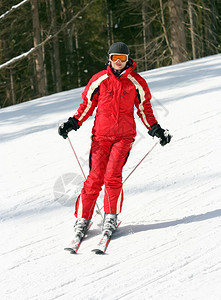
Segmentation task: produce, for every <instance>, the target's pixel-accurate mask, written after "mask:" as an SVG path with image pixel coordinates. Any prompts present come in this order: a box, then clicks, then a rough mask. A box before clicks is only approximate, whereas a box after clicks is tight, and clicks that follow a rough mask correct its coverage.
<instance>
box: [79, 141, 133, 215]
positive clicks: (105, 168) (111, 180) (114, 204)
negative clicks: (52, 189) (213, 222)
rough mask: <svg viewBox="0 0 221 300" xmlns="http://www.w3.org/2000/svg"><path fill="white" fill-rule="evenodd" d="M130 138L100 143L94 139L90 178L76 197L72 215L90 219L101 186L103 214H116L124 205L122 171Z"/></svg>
mask: <svg viewBox="0 0 221 300" xmlns="http://www.w3.org/2000/svg"><path fill="white" fill-rule="evenodd" d="M132 143H133V138H124V139H117V140H114V141H113V140H111V141H110V140H103V139H99V138H97V137H95V136H94V137H93V140H92V144H91V151H90V160H89V167H90V171H89V175H88V177H87V179H86V181H85V182H84V186H83V189H82V191H81V194H80V195H79V197H78V199H77V202H76V206H75V216H76V217H77V218H85V219H87V220H90V219H91V218H92V215H93V211H94V207H95V204H96V200H97V198H98V196H99V193H100V191H101V188H102V186H103V184H104V185H105V190H104V212H105V213H110V214H118V213H120V212H121V209H122V203H123V189H122V170H123V166H124V165H125V163H126V161H127V158H128V156H129V153H130V150H131V147H132Z"/></svg>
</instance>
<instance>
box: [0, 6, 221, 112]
mask: <svg viewBox="0 0 221 300" xmlns="http://www.w3.org/2000/svg"><path fill="white" fill-rule="evenodd" d="M117 41H122V42H124V43H126V44H127V45H128V46H129V48H130V52H131V54H130V56H131V58H133V59H134V60H135V61H136V62H137V69H136V71H137V72H142V71H145V70H150V69H154V68H159V67H162V66H168V65H171V64H177V63H181V62H184V61H188V60H192V59H197V58H201V57H205V56H208V55H213V54H217V53H220V52H221V1H220V0H196V1H191V0H77V1H76V0H23V1H21V0H1V2H0V108H3V107H6V106H10V105H14V104H18V103H21V102H24V101H28V100H31V99H34V98H38V97H42V96H45V95H50V94H53V93H57V92H61V91H65V90H70V89H73V88H77V87H81V86H84V85H86V84H87V82H88V80H89V79H90V78H91V76H92V75H93V74H94V73H96V72H98V71H100V70H103V69H104V68H106V63H107V61H108V55H107V51H108V48H109V47H110V45H111V44H112V43H113V42H117Z"/></svg>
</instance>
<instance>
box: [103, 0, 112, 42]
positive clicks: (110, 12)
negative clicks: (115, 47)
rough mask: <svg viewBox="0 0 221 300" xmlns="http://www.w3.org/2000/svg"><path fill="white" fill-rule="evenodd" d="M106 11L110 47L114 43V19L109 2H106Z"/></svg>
mask: <svg viewBox="0 0 221 300" xmlns="http://www.w3.org/2000/svg"><path fill="white" fill-rule="evenodd" d="M105 4H106V11H107V43H108V47H110V46H111V45H112V44H113V43H114V37H113V17H112V10H111V9H109V5H108V0H105Z"/></svg>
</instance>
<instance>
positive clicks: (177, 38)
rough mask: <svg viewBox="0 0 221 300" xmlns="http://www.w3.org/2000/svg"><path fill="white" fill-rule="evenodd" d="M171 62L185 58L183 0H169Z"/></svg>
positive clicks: (178, 61)
mask: <svg viewBox="0 0 221 300" xmlns="http://www.w3.org/2000/svg"><path fill="white" fill-rule="evenodd" d="M168 6H169V14H170V33H171V48H172V51H173V56H172V63H173V64H177V63H180V62H183V61H186V60H187V50H186V37H185V27H184V14H183V0H169V1H168Z"/></svg>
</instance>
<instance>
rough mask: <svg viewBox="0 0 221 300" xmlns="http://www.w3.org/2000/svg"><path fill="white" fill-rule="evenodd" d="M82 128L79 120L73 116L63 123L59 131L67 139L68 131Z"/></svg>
mask: <svg viewBox="0 0 221 300" xmlns="http://www.w3.org/2000/svg"><path fill="white" fill-rule="evenodd" d="M79 128H80V126H79V125H78V120H77V119H76V118H75V117H73V118H69V119H68V121H67V122H65V123H62V124H61V125H60V126H59V127H58V133H59V134H60V135H61V136H63V138H64V139H66V138H67V137H68V132H70V131H71V130H73V129H74V130H75V131H77V130H78V129H79Z"/></svg>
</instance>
